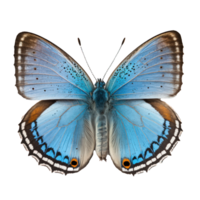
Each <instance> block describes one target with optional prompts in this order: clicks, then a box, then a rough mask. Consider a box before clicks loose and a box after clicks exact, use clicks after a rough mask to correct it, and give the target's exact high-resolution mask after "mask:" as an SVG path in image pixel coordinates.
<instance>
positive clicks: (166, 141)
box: [14, 31, 183, 175]
mask: <svg viewBox="0 0 200 200" xmlns="http://www.w3.org/2000/svg"><path fill="white" fill-rule="evenodd" d="M79 44H80V41H79ZM14 56H15V69H16V87H17V89H18V93H19V94H20V95H21V96H22V97H24V98H26V99H31V100H41V101H39V102H38V103H36V104H35V105H34V106H33V107H32V108H31V109H30V110H29V111H28V112H27V113H26V114H25V116H24V117H23V119H22V121H21V123H20V124H19V135H20V137H21V139H22V144H23V145H24V147H25V149H26V150H28V151H29V155H31V156H32V157H34V158H35V159H36V160H37V162H38V163H39V164H40V165H44V166H46V167H47V168H49V170H50V171H52V172H58V173H62V174H68V173H75V172H79V171H80V170H82V169H83V168H84V167H85V166H86V165H87V164H88V162H89V161H90V159H91V157H92V155H93V152H94V150H95V151H96V153H97V156H98V157H99V158H100V160H106V157H107V155H110V157H111V159H112V161H113V163H114V165H115V166H116V167H117V168H118V169H119V170H120V171H121V172H123V173H126V174H133V175H135V174H138V173H142V172H144V171H149V170H150V169H151V168H152V167H154V166H155V165H156V164H157V163H159V162H161V161H163V160H164V159H165V158H166V157H167V156H169V155H171V152H172V150H173V149H174V147H175V146H176V144H177V142H178V141H179V137H180V135H181V133H182V129H181V120H180V119H179V117H178V115H177V114H176V113H175V111H174V110H173V109H172V108H171V107H170V106H168V105H167V104H166V103H165V102H163V101H161V100H160V98H168V97H173V96H175V95H176V94H177V93H178V92H179V91H180V90H181V85H182V75H183V72H182V65H183V44H182V40H181V36H180V34H179V33H178V32H176V31H168V32H165V33H162V34H159V35H157V36H155V37H153V38H151V39H149V40H148V41H146V42H145V43H143V44H142V45H141V46H139V47H138V48H136V49H135V50H134V51H132V52H131V53H130V54H129V55H128V56H127V57H126V58H125V59H124V60H123V61H122V62H121V63H120V64H119V65H118V66H117V68H116V69H115V70H114V71H113V73H112V74H111V76H110V77H109V79H108V81H107V83H105V82H104V81H103V80H102V79H97V81H96V83H95V85H93V83H92V81H91V79H90V77H89V76H88V74H87V73H86V72H85V71H84V70H83V68H82V67H81V66H80V65H79V64H78V63H77V62H76V61H75V60H74V59H73V58H72V57H71V56H70V55H68V54H67V53H65V52H64V51H63V50H62V49H60V48H59V47H57V46H56V45H54V44H53V43H51V42H50V41H48V40H46V39H44V38H42V37H40V36H38V35H35V34H32V33H28V32H22V33H19V34H18V35H17V38H16V41H15V55H14Z"/></svg>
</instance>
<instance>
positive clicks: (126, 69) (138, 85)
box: [106, 31, 183, 100]
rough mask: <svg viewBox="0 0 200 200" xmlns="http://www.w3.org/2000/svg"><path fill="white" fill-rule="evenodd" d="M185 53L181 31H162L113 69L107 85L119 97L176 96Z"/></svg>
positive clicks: (115, 97)
mask: <svg viewBox="0 0 200 200" xmlns="http://www.w3.org/2000/svg"><path fill="white" fill-rule="evenodd" d="M182 57H183V44H182V40H181V36H180V34H179V33H178V32H176V31H169V32H166V33H162V34H160V35H158V36H155V37H153V38H152V39H150V40H148V41H147V42H145V43H144V44H142V45H141V46H139V47H138V48H137V49H136V50H134V51H133V52H131V53H130V54H129V55H128V56H127V57H126V58H125V59H124V60H123V61H122V62H121V63H120V64H119V66H118V67H117V68H116V69H115V70H114V72H113V73H112V75H111V76H110V78H109V79H108V82H107V84H106V88H107V90H108V91H109V92H110V95H111V98H112V99H116V100H120V99H153V98H166V97H171V96H174V95H176V94H177V93H178V92H179V91H180V89H181V85H182V75H183V73H182V64H183V59H182Z"/></svg>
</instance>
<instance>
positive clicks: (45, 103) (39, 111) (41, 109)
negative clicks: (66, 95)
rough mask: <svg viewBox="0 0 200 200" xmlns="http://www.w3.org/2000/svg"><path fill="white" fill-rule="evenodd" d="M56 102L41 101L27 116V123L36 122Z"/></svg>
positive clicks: (25, 119)
mask: <svg viewBox="0 0 200 200" xmlns="http://www.w3.org/2000/svg"><path fill="white" fill-rule="evenodd" d="M54 102H55V101H40V102H39V103H37V104H36V105H35V106H33V107H32V108H31V110H30V111H28V114H27V115H26V116H25V118H24V121H27V123H28V124H29V123H32V122H33V121H35V120H36V119H37V118H38V117H39V116H40V115H41V114H42V113H43V112H44V111H45V110H46V109H47V108H48V107H49V106H51V105H52V104H53V103H54Z"/></svg>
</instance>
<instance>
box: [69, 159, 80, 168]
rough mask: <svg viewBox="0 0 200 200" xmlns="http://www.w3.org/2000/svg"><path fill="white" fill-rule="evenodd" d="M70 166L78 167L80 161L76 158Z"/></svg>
mask: <svg viewBox="0 0 200 200" xmlns="http://www.w3.org/2000/svg"><path fill="white" fill-rule="evenodd" d="M70 165H71V166H72V167H77V166H78V160H77V159H76V158H73V159H72V160H71V162H70Z"/></svg>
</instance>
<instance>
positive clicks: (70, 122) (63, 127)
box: [19, 100, 95, 174]
mask: <svg viewBox="0 0 200 200" xmlns="http://www.w3.org/2000/svg"><path fill="white" fill-rule="evenodd" d="M19 126H20V129H19V134H20V136H21V138H22V143H23V144H24V146H25V148H26V149H27V150H28V151H29V155H32V156H33V157H34V158H35V159H36V160H37V161H38V162H39V164H40V165H45V166H46V167H48V168H49V169H50V170H51V171H52V172H60V173H64V174H67V173H73V172H78V171H80V170H81V169H82V168H84V167H85V166H86V165H87V163H88V162H89V160H90V158H91V157H92V154H93V151H94V148H95V147H94V146H95V136H94V129H93V126H92V122H91V112H90V109H89V105H88V104H86V103H85V102H84V101H81V100H60V101H56V100H45V101H40V102H39V103H37V104H36V105H34V106H33V107H32V108H31V109H30V110H29V111H28V112H27V113H26V115H25V116H24V118H23V120H22V121H21V123H20V125H19Z"/></svg>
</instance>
